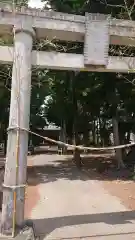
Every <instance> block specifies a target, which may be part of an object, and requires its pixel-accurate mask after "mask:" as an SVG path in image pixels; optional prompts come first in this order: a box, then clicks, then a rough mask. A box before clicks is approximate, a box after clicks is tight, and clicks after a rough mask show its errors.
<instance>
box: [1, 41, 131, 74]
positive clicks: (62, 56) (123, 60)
mask: <svg viewBox="0 0 135 240" xmlns="http://www.w3.org/2000/svg"><path fill="white" fill-rule="evenodd" d="M13 52H14V48H13V47H7V46H0V63H1V64H12V62H13ZM32 65H33V66H34V67H39V68H48V69H60V70H72V71H92V72H125V73H126V72H135V58H134V57H114V56H113V57H109V58H108V64H107V67H106V68H102V67H98V68H96V67H95V68H94V67H85V66H84V56H83V55H82V54H71V53H58V52H42V51H33V52H32Z"/></svg>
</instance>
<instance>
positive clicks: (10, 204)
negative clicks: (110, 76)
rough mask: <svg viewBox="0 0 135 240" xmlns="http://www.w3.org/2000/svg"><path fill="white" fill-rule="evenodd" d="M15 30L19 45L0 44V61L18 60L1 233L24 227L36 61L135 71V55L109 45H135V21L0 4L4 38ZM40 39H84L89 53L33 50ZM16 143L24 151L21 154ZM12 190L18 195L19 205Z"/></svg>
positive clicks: (58, 66) (57, 65)
mask: <svg viewBox="0 0 135 240" xmlns="http://www.w3.org/2000/svg"><path fill="white" fill-rule="evenodd" d="M13 29H14V32H15V37H14V47H7V46H0V63H3V64H7V63H8V64H12V62H13V72H12V90H11V103H10V119H9V131H8V144H7V160H6V169H5V179H4V198H3V208H2V230H1V231H2V233H4V234H9V233H12V230H14V229H13V228H14V224H15V223H16V224H18V225H20V224H22V222H23V220H24V198H25V184H26V170H27V150H28V131H27V130H28V129H29V115H30V92H31V67H32V65H33V66H38V67H39V68H49V69H61V70H73V71H76V70H78V71H98V72H128V71H130V72H134V69H135V58H132V57H115V56H113V57H111V56H108V49H109V44H113V45H127V46H135V22H133V21H126V20H118V19H111V18H110V17H109V16H106V15H101V14H88V13H86V15H85V16H79V15H72V14H63V13H58V12H53V11H41V10H35V9H26V8H22V9H20V10H19V9H18V10H17V9H16V10H15V12H13V10H12V8H11V7H9V6H1V7H0V36H3V35H7V36H11V37H12V36H13V34H12V31H13ZM35 37H36V38H37V39H41V38H46V37H48V38H49V39H53V38H54V37H55V38H56V39H60V40H65V41H77V42H84V54H69V53H58V52H43V51H32V45H33V38H35ZM108 81H109V80H108ZM18 101H19V103H18ZM20 111H21V112H20ZM18 121H19V122H20V123H19V125H18ZM18 134H19V135H18ZM18 139H19V141H18ZM17 142H18V143H19V152H18V151H17V153H16V149H17V146H16V143H17ZM15 155H16V156H15ZM16 157H17V158H18V161H16ZM16 185H17V186H16ZM13 190H15V192H16V193H17V203H16V201H15V198H14V199H13ZM14 196H16V195H14ZM15 211H16V213H15ZM15 215H16V217H15Z"/></svg>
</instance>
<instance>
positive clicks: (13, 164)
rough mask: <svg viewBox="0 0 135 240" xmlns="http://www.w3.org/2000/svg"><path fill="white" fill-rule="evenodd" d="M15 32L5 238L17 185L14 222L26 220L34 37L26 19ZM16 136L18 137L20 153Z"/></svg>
mask: <svg viewBox="0 0 135 240" xmlns="http://www.w3.org/2000/svg"><path fill="white" fill-rule="evenodd" d="M14 33H15V34H14V35H15V36H14V60H13V70H12V89H11V102H10V116H9V129H8V143H7V156H6V166H5V177H4V185H3V205H2V225H1V232H2V233H3V234H6V235H7V234H11V233H12V230H13V216H14V210H15V209H14V200H13V186H16V185H18V187H17V188H16V193H17V204H16V213H15V215H16V218H15V223H16V225H21V224H22V222H23V220H24V201H25V184H26V171H27V151H28V132H27V131H25V130H23V129H29V116H30V95H31V66H32V62H31V59H32V54H31V53H32V45H33V37H34V36H35V32H34V30H33V28H32V27H31V23H30V24H28V22H27V25H26V21H25V20H24V21H23V22H21V24H20V23H19V24H16V25H15V27H14ZM18 131H19V134H18ZM17 134H18V135H19V141H18V142H19V144H18V145H19V149H18V150H17ZM17 155H18V156H17ZM17 157H18V163H17ZM19 185H20V187H19Z"/></svg>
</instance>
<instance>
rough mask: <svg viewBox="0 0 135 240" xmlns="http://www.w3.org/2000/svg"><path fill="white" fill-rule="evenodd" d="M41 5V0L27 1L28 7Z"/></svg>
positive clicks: (39, 6) (40, 6)
mask: <svg viewBox="0 0 135 240" xmlns="http://www.w3.org/2000/svg"><path fill="white" fill-rule="evenodd" d="M43 5H44V4H43V3H42V2H41V0H30V1H29V6H30V7H36V8H42V7H43Z"/></svg>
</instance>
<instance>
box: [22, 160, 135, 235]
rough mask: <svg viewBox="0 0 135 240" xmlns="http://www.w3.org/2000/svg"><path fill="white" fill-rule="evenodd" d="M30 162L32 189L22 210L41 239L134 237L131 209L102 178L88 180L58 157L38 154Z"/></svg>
mask: <svg viewBox="0 0 135 240" xmlns="http://www.w3.org/2000/svg"><path fill="white" fill-rule="evenodd" d="M32 165H34V166H36V167H35V168H34V167H31V168H29V170H28V172H29V176H30V178H29V185H31V186H30V188H31V187H33V191H34V192H33V195H32V196H30V194H29V193H28V199H27V200H26V206H29V207H28V208H27V209H26V213H27V217H30V218H31V219H33V221H34V223H35V226H36V231H37V233H38V234H39V235H40V237H41V239H51V240H56V239H57V240H58V239H63V240H64V239H65V240H66V239H71V240H73V239H76V240H79V239H100V240H103V239H104V240H106V239H107V240H111V239H114V238H115V240H118V239H119V240H120V239H122V240H128V239H135V212H134V211H130V210H129V209H128V208H126V207H125V206H124V205H123V204H122V202H121V200H120V199H119V198H117V197H115V196H112V195H111V194H110V192H108V191H107V190H106V188H105V186H104V184H103V183H102V181H100V180H94V179H90V178H89V177H88V176H86V175H85V174H83V173H81V172H79V171H78V170H77V169H76V167H75V166H74V165H73V164H72V162H71V161H70V160H68V159H63V157H61V156H54V155H39V156H38V157H33V159H32ZM31 179H33V181H30V180H31ZM32 185H33V186H32ZM28 192H29V188H28ZM29 196H30V197H29ZM31 199H32V200H31ZM31 201H32V203H31Z"/></svg>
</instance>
